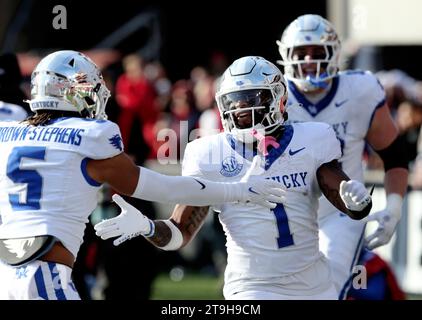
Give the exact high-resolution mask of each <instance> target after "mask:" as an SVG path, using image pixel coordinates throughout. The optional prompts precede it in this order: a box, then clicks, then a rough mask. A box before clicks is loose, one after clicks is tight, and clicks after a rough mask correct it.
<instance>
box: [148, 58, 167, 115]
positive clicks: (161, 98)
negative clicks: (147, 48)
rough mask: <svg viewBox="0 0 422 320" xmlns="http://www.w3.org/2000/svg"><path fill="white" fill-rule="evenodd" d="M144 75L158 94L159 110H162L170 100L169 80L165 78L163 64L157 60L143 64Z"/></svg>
mask: <svg viewBox="0 0 422 320" xmlns="http://www.w3.org/2000/svg"><path fill="white" fill-rule="evenodd" d="M145 77H146V78H147V79H148V81H149V82H150V83H151V84H153V86H154V88H155V91H156V92H157V94H158V105H159V109H160V111H164V109H165V107H166V106H167V104H168V103H169V101H170V96H171V82H170V80H169V79H168V78H167V74H166V71H165V69H164V67H163V65H162V64H161V63H159V62H157V61H155V62H151V63H148V64H147V65H146V66H145Z"/></svg>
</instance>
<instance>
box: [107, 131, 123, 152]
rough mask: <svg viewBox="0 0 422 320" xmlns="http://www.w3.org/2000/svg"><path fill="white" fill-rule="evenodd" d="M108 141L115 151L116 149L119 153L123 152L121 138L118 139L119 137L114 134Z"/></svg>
mask: <svg viewBox="0 0 422 320" xmlns="http://www.w3.org/2000/svg"><path fill="white" fill-rule="evenodd" d="M108 141H109V142H110V144H111V145H112V146H113V147H115V148H116V149H118V150H120V151H122V150H123V146H122V144H123V143H122V138H121V137H120V135H118V134H115V135H114V136H112V137H111V138H109V139H108Z"/></svg>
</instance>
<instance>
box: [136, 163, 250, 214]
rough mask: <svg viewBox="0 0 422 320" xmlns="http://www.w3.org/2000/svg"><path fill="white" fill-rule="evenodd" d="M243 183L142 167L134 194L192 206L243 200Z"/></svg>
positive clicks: (139, 196) (146, 198) (153, 199)
mask: <svg viewBox="0 0 422 320" xmlns="http://www.w3.org/2000/svg"><path fill="white" fill-rule="evenodd" d="M242 190H243V189H242V185H241V184H240V183H222V182H212V181H208V180H205V179H202V178H195V177H183V176H166V175H163V174H160V173H157V172H154V171H152V170H149V169H147V168H143V167H141V171H140V175H139V181H138V185H137V187H136V190H135V192H134V193H133V195H132V196H133V197H135V198H139V199H144V200H149V201H157V202H169V203H183V204H187V205H191V206H207V205H212V204H219V203H225V202H233V201H243V200H244V197H243V193H242Z"/></svg>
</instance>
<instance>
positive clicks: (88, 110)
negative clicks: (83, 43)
mask: <svg viewBox="0 0 422 320" xmlns="http://www.w3.org/2000/svg"><path fill="white" fill-rule="evenodd" d="M109 97H110V91H109V90H108V89H107V87H106V85H105V82H104V80H103V77H102V75H101V72H100V70H99V69H98V67H97V66H96V65H95V63H94V62H92V61H91V60H90V59H89V58H88V57H86V56H85V55H83V54H82V53H79V52H76V51H57V52H55V53H52V54H50V55H48V56H47V57H45V58H44V59H42V60H41V61H40V63H39V64H38V65H37V67H36V68H35V70H34V72H33V73H32V78H31V100H30V101H29V104H30V107H31V110H32V111H37V110H61V111H72V112H78V113H80V114H81V115H82V116H83V117H87V118H95V119H107V115H106V113H105V107H106V104H107V100H108V98H109Z"/></svg>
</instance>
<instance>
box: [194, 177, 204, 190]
mask: <svg viewBox="0 0 422 320" xmlns="http://www.w3.org/2000/svg"><path fill="white" fill-rule="evenodd" d="M193 180H195V181H196V182H198V183H199V184H200V185H201V186H202V188H201V190H203V189H205V184H203V183H202V182H201V181H199V180H196V179H195V178H193Z"/></svg>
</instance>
